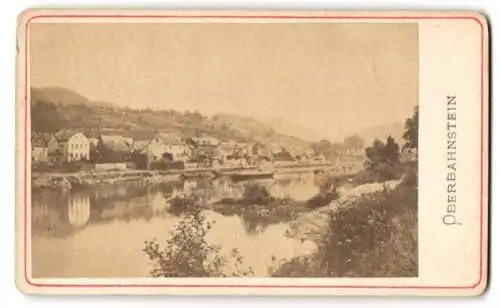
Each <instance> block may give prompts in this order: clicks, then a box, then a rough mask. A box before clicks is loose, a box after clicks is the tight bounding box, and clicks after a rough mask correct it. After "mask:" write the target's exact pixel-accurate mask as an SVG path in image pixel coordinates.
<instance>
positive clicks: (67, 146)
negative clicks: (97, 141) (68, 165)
mask: <svg viewBox="0 0 500 308" xmlns="http://www.w3.org/2000/svg"><path fill="white" fill-rule="evenodd" d="M55 139H56V140H57V151H58V152H59V153H60V154H61V155H62V156H63V158H64V160H66V161H79V160H82V159H85V160H88V159H89V156H90V142H89V139H88V138H87V137H85V135H84V134H82V133H79V132H70V131H60V132H58V133H56V135H55Z"/></svg>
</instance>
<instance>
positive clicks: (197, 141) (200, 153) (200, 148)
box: [186, 136, 227, 165]
mask: <svg viewBox="0 0 500 308" xmlns="http://www.w3.org/2000/svg"><path fill="white" fill-rule="evenodd" d="M186 142H187V144H188V145H189V146H190V147H191V150H192V153H191V159H192V160H194V161H197V162H198V163H202V164H205V165H210V164H213V163H214V162H221V161H222V160H224V156H225V155H226V154H227V153H226V151H225V150H224V149H223V148H221V147H220V145H221V141H220V140H219V139H217V138H215V137H211V136H201V137H194V138H189V139H187V140H186Z"/></svg>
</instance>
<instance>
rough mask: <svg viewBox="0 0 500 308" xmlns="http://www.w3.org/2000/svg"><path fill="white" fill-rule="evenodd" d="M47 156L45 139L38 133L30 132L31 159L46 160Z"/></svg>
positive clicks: (47, 149) (36, 160)
mask: <svg viewBox="0 0 500 308" xmlns="http://www.w3.org/2000/svg"><path fill="white" fill-rule="evenodd" d="M48 156H49V148H48V145H47V141H46V140H45V139H44V138H43V136H42V135H40V134H36V133H33V134H31V160H32V161H34V162H42V161H47V160H48Z"/></svg>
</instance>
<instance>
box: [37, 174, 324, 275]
mask: <svg viewBox="0 0 500 308" xmlns="http://www.w3.org/2000/svg"><path fill="white" fill-rule="evenodd" d="M259 182H260V183H261V184H262V185H264V186H266V187H267V188H268V190H269V192H270V193H271V194H272V195H273V196H274V197H279V198H283V197H290V198H292V199H295V200H306V199H309V198H311V197H312V196H314V195H315V194H316V193H317V192H318V186H317V185H316V183H315V179H314V176H313V175H312V174H300V175H293V174H287V175H282V176H278V177H276V178H275V179H272V180H263V181H259ZM244 186H245V183H244V182H239V183H233V182H231V181H230V180H229V179H227V178H219V179H216V180H213V181H212V180H190V181H184V182H183V181H178V182H165V183H156V184H147V183H141V184H139V183H124V184H120V185H111V184H110V185H102V186H97V187H93V188H92V189H73V190H70V191H60V190H36V189H35V190H33V193H32V212H31V217H32V226H31V230H32V254H33V275H34V276H37V277H49V276H51V277H78V276H82V275H83V276H87V277H109V276H116V277H137V276H145V275H147V274H148V260H147V259H145V256H144V254H143V253H142V251H141V249H142V248H143V242H144V240H145V239H147V238H158V239H161V238H162V237H165V239H166V237H167V236H168V231H169V230H171V229H172V228H173V227H174V226H175V223H176V222H177V221H178V217H176V216H174V215H171V214H170V213H169V202H167V200H168V199H170V198H173V197H175V196H180V195H184V194H189V195H191V196H196V197H197V198H200V199H201V200H204V202H214V201H218V200H221V199H224V198H235V199H237V198H241V196H242V195H243V191H244ZM206 213H207V215H210V216H211V217H212V219H214V220H215V221H216V225H217V227H216V228H214V229H213V230H212V231H211V233H210V234H211V235H210V236H211V237H212V240H213V241H214V242H216V243H218V244H220V245H222V246H223V247H227V248H228V249H232V248H238V249H239V250H240V252H241V253H242V255H243V257H244V259H245V262H246V263H248V264H249V265H250V266H252V267H253V268H254V269H255V270H256V275H260V276H262V275H266V269H267V266H268V265H269V264H268V262H269V260H270V257H271V255H272V254H274V255H276V256H277V257H282V258H283V257H286V258H291V257H293V256H295V255H297V254H302V253H304V248H303V247H302V246H301V245H302V244H300V243H297V242H296V241H294V240H291V239H288V238H286V237H285V236H284V232H285V229H286V227H287V226H286V225H285V224H278V223H277V224H274V225H271V226H269V225H265V226H264V225H261V224H259V223H258V222H256V221H255V220H253V219H248V217H244V216H243V217H239V216H232V215H229V216H223V215H221V214H217V213H214V212H210V211H207V212H206ZM276 241H279V242H280V245H275V243H276ZM274 248H276V249H274ZM275 250H276V251H275Z"/></svg>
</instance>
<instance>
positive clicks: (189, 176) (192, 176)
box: [179, 172, 214, 180]
mask: <svg viewBox="0 0 500 308" xmlns="http://www.w3.org/2000/svg"><path fill="white" fill-rule="evenodd" d="M179 177H180V178H181V179H182V180H191V179H205V178H213V177H214V174H213V173H212V172H196V173H194V172H193V173H187V172H186V173H181V174H180V175H179Z"/></svg>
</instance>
